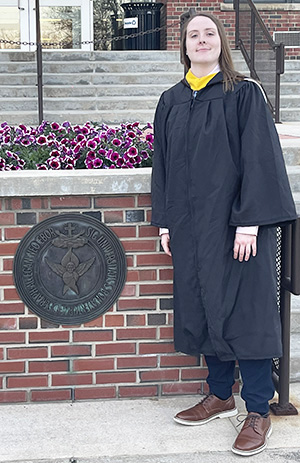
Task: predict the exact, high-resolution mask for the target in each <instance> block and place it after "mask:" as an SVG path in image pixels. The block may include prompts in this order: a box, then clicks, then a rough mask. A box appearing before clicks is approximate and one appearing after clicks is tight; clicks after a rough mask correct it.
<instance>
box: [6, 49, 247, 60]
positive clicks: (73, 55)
mask: <svg viewBox="0 0 300 463" xmlns="http://www.w3.org/2000/svg"><path fill="white" fill-rule="evenodd" d="M231 53H232V57H233V59H236V58H237V59H239V60H240V61H243V62H244V60H243V56H242V54H241V52H240V51H239V50H231ZM35 60H36V54H35V53H34V52H20V51H2V50H1V53H0V61H2V62H4V61H10V62H27V61H35ZM149 60H150V61H163V62H166V61H176V62H179V61H180V52H179V51H167V50H155V51H154V50H128V51H127V50H124V51H93V52H83V51H81V50H67V51H52V50H44V51H43V61H63V62H66V61H149Z"/></svg>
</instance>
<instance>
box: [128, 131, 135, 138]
mask: <svg viewBox="0 0 300 463" xmlns="http://www.w3.org/2000/svg"><path fill="white" fill-rule="evenodd" d="M127 135H128V137H129V138H135V133H134V132H128V134H127Z"/></svg>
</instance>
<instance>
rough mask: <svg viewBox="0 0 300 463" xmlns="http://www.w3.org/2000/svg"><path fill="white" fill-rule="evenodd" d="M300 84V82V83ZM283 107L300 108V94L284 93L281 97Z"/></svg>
mask: <svg viewBox="0 0 300 463" xmlns="http://www.w3.org/2000/svg"><path fill="white" fill-rule="evenodd" d="M298 85H299V86H300V83H299V84H298ZM280 106H281V108H298V109H300V94H299V95H282V96H281V98H280Z"/></svg>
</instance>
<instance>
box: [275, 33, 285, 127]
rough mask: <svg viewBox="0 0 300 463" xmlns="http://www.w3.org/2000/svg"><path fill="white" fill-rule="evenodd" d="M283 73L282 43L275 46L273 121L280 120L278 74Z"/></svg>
mask: <svg viewBox="0 0 300 463" xmlns="http://www.w3.org/2000/svg"><path fill="white" fill-rule="evenodd" d="M283 73H284V44H283V43H282V42H281V43H280V45H279V46H278V47H276V87H275V122H277V123H279V122H280V74H283Z"/></svg>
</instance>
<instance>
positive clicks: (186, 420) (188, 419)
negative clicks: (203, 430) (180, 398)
mask: <svg viewBox="0 0 300 463" xmlns="http://www.w3.org/2000/svg"><path fill="white" fill-rule="evenodd" d="M236 414H237V409H236V408H235V403H234V398H233V396H230V397H229V399H227V400H221V399H218V397H216V396H215V395H213V394H211V395H208V396H205V397H204V398H203V399H202V400H201V402H199V403H198V404H197V405H195V406H194V407H192V408H189V409H187V410H184V411H182V412H179V413H177V415H176V416H174V420H175V421H176V422H177V423H180V424H185V425H187V426H197V425H199V424H205V423H208V422H209V421H211V420H214V419H215V418H228V417H230V416H235V415H236Z"/></svg>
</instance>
